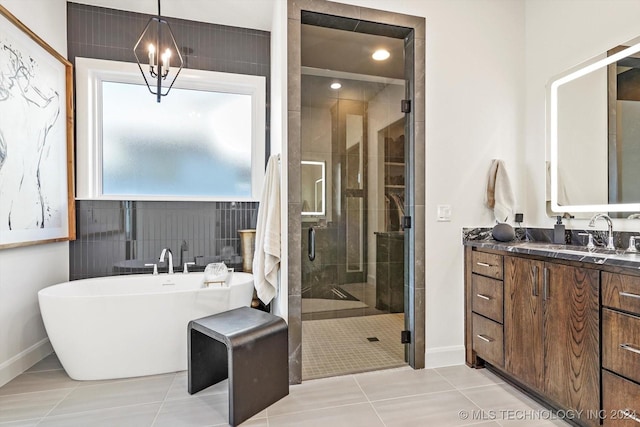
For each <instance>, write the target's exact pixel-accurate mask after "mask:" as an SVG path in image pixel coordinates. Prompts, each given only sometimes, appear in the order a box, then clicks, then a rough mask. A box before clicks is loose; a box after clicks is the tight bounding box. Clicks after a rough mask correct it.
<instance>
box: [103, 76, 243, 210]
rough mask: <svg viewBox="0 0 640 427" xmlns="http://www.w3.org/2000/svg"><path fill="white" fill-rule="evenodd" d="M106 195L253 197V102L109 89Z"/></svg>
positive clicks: (107, 85)
mask: <svg viewBox="0 0 640 427" xmlns="http://www.w3.org/2000/svg"><path fill="white" fill-rule="evenodd" d="M102 114H103V116H102V117H103V120H102V194H103V195H105V196H115V195H133V196H136V195H143V196H186V197H234V198H248V197H251V179H252V175H251V172H252V171H251V155H250V153H251V149H252V135H251V132H252V122H251V121H252V99H251V95H247V94H236V93H225V92H214V91H203V90H190V89H180V88H173V89H172V90H171V93H170V94H169V96H168V97H167V98H166V99H163V100H162V102H161V103H158V102H156V98H155V97H154V96H151V95H150V94H149V91H148V89H147V87H146V86H143V85H138V84H129V83H119V82H108V81H103V82H102Z"/></svg>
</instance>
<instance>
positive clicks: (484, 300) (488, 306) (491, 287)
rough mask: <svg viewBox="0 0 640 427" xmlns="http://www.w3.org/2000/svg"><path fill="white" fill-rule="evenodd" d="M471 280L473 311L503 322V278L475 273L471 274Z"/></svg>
mask: <svg viewBox="0 0 640 427" xmlns="http://www.w3.org/2000/svg"><path fill="white" fill-rule="evenodd" d="M471 282H472V291H473V294H472V301H473V311H475V312H476V313H478V314H482V315H483V316H485V317H488V318H490V319H493V320H495V321H496V322H498V323H502V319H503V310H502V307H503V305H502V298H503V297H502V295H503V291H502V285H503V284H502V280H496V279H490V278H488V277H485V276H479V275H477V274H473V275H472V276H471Z"/></svg>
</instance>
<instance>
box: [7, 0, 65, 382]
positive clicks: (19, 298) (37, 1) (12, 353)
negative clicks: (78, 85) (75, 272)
mask: <svg viewBox="0 0 640 427" xmlns="http://www.w3.org/2000/svg"><path fill="white" fill-rule="evenodd" d="M0 5H2V6H4V7H5V8H7V9H8V10H9V11H10V12H11V13H12V14H14V15H15V16H16V17H17V18H18V19H19V20H21V21H22V22H23V23H24V24H25V25H26V26H27V27H29V28H30V29H31V30H32V31H33V32H35V33H36V34H37V35H38V36H40V37H41V38H42V39H44V40H45V41H46V42H47V43H49V45H51V46H52V47H53V48H54V49H56V50H57V51H58V52H59V53H60V54H62V56H64V57H66V56H67V6H66V2H65V0H47V1H46V2H45V1H42V0H0ZM35 11H37V13H36V12H35ZM67 280H69V244H68V243H66V242H64V243H53V244H46V245H37V246H31V247H24V248H16V249H3V250H0V386H1V385H3V384H5V383H6V382H8V381H9V380H11V379H12V378H14V377H15V376H17V375H19V374H20V373H21V372H23V371H24V370H26V369H28V368H29V367H31V365H33V364H34V363H36V362H37V361H39V360H40V359H41V358H42V357H44V356H45V355H47V354H48V353H50V352H51V347H50V345H49V342H48V339H47V338H46V337H47V335H46V333H45V330H44V326H43V324H42V318H41V317H40V309H39V307H38V298H37V292H38V291H39V290H40V289H42V288H44V287H46V286H49V285H52V284H55V283H58V282H64V281H67Z"/></svg>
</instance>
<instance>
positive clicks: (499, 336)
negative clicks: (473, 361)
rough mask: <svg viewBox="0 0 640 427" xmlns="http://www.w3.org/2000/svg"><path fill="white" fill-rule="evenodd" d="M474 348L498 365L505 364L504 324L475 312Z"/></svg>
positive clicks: (481, 355)
mask: <svg viewBox="0 0 640 427" xmlns="http://www.w3.org/2000/svg"><path fill="white" fill-rule="evenodd" d="M473 349H474V350H475V352H476V353H478V356H480V357H481V358H483V359H485V360H486V361H488V362H491V363H493V364H495V365H496V366H501V367H502V366H504V339H503V333H502V325H501V324H499V323H496V322H494V321H492V320H489V319H486V318H484V317H482V316H480V315H478V314H475V313H473Z"/></svg>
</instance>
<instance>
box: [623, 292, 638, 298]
mask: <svg viewBox="0 0 640 427" xmlns="http://www.w3.org/2000/svg"><path fill="white" fill-rule="evenodd" d="M618 293H619V294H620V296H621V297H630V298H638V299H640V295H638V294H632V293H630V292H618Z"/></svg>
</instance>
